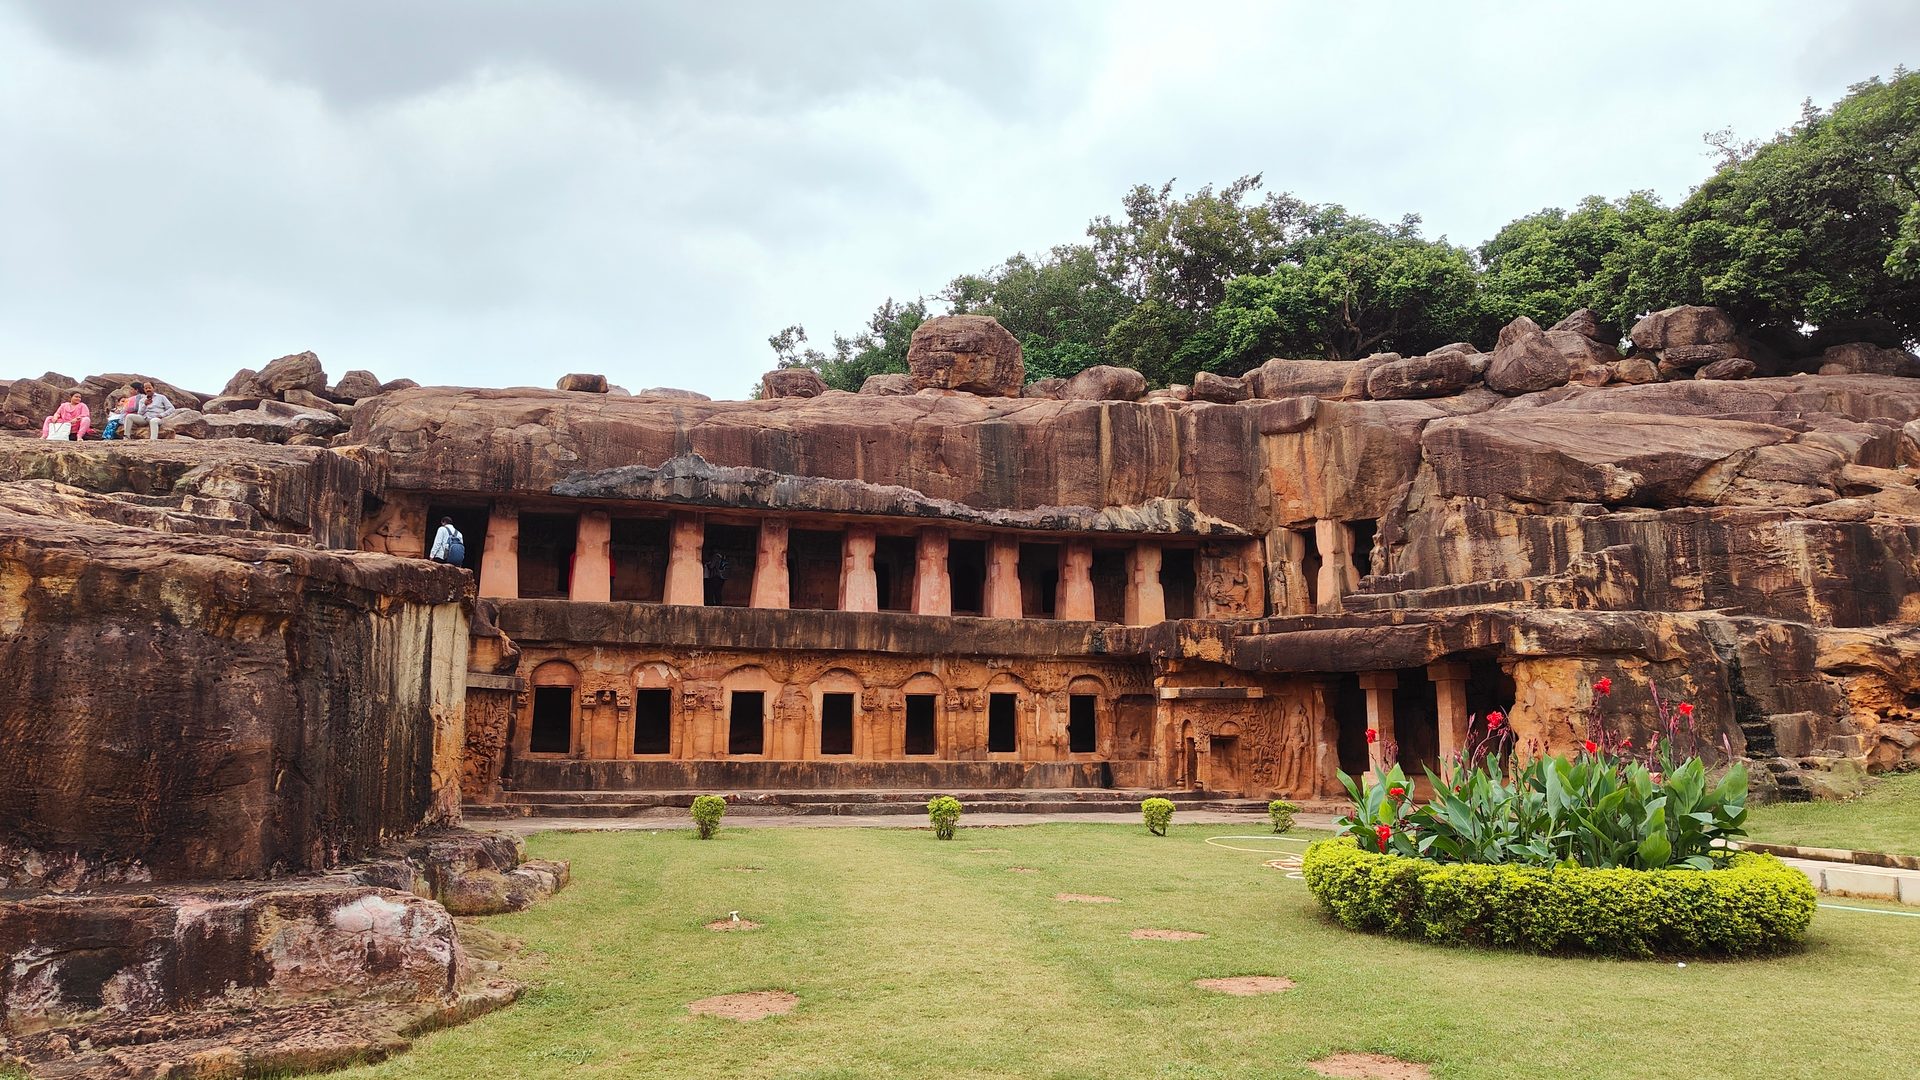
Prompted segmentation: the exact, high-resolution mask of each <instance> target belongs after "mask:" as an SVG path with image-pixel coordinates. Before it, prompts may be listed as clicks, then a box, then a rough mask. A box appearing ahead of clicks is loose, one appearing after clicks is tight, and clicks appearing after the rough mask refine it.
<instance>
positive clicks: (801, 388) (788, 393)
mask: <svg viewBox="0 0 1920 1080" xmlns="http://www.w3.org/2000/svg"><path fill="white" fill-rule="evenodd" d="M826 392H827V381H826V380H825V379H822V378H821V377H820V373H819V372H817V371H815V370H813V369H812V368H804V367H790V368H775V369H773V370H772V371H769V372H767V373H766V374H765V375H762V376H760V398H761V400H763V401H770V400H772V399H774V398H811V397H819V396H820V395H821V394H824V393H826Z"/></svg>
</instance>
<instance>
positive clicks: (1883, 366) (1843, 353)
mask: <svg viewBox="0 0 1920 1080" xmlns="http://www.w3.org/2000/svg"><path fill="white" fill-rule="evenodd" d="M1817 363H1818V365H1819V366H1818V368H1817V370H1818V371H1819V373H1820V374H1822V375H1900V376H1904V377H1906V378H1915V377H1920V359H1915V357H1914V355H1913V354H1912V353H1910V352H1908V351H1906V350H1905V349H1893V348H1888V347H1887V346H1884V345H1875V344H1873V343H1872V342H1869V341H1855V342H1851V343H1849V344H1846V345H1834V346H1832V347H1830V348H1828V349H1827V350H1825V351H1824V352H1822V353H1821V354H1820V356H1819V359H1818V361H1817Z"/></svg>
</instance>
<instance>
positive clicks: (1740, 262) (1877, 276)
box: [1635, 69, 1920, 343]
mask: <svg viewBox="0 0 1920 1080" xmlns="http://www.w3.org/2000/svg"><path fill="white" fill-rule="evenodd" d="M1709 141H1713V140H1712V138H1711V137H1710V139H1709ZM1719 145H1720V146H1721V148H1722V150H1723V154H1724V158H1725V160H1724V163H1723V164H1722V166H1721V167H1720V168H1719V170H1718V171H1716V172H1715V173H1714V175H1713V176H1712V177H1710V178H1709V179H1708V180H1707V181H1706V183H1704V184H1702V185H1701V186H1700V187H1699V188H1698V189H1696V190H1695V191H1694V193H1693V194H1692V195H1691V196H1690V197H1688V199H1687V200H1686V201H1685V202H1684V203H1682V204H1681V205H1680V206H1679V207H1678V208H1677V209H1676V210H1675V211H1674V220H1673V225H1672V228H1671V229H1670V230H1669V232H1668V234H1667V235H1666V236H1664V237H1663V238H1662V242H1661V243H1660V244H1659V245H1658V246H1657V248H1656V250H1655V252H1654V258H1653V260H1652V262H1651V264H1650V265H1648V266H1647V267H1646V268H1645V270H1644V272H1643V273H1642V275H1641V278H1640V280H1639V281H1638V282H1637V283H1636V289H1635V291H1636V292H1637V293H1639V294H1640V295H1643V296H1648V297H1651V296H1654V295H1656V294H1657V295H1658V296H1659V297H1660V300H1659V301H1653V302H1664V303H1668V304H1676V303H1704V304H1716V305H1718V306H1720V307H1723V308H1725V309H1726V310H1727V312H1728V313H1729V314H1731V315H1732V316H1733V317H1734V319H1735V320H1737V321H1739V322H1741V323H1743V324H1745V325H1747V326H1750V327H1753V328H1755V329H1758V330H1760V331H1763V332H1769V331H1770V332H1772V333H1775V334H1787V333H1791V332H1792V331H1794V330H1796V329H1798V328H1799V327H1801V326H1803V325H1811V326H1813V327H1816V328H1824V329H1826V330H1828V331H1830V332H1831V334H1833V335H1837V336H1847V337H1876V338H1879V339H1880V340H1882V341H1885V342H1888V343H1893V342H1899V341H1907V342H1911V341H1914V340H1916V339H1920V74H1917V73H1910V72H1907V71H1905V70H1904V69H1896V71H1895V72H1894V77H1893V79H1892V80H1891V81H1890V82H1882V81H1881V80H1879V79H1877V78H1876V79H1871V80H1868V81H1867V82H1863V83H1859V84H1857V85H1855V86H1854V87H1852V88H1851V90H1850V91H1849V93H1848V94H1847V96H1846V97H1845V98H1843V99H1841V100H1840V101H1839V102H1837V103H1836V104H1835V105H1834V106H1833V107H1832V108H1831V109H1828V110H1824V111H1823V110H1820V109H1816V108H1814V107H1813V105H1812V103H1811V102H1809V103H1808V104H1807V105H1806V106H1804V107H1803V110H1802V114H1801V118H1800V121H1799V122H1798V123H1796V124H1794V125H1793V126H1792V127H1791V128H1789V129H1787V130H1786V131H1784V132H1782V133H1780V134H1779V135H1778V136H1776V137H1775V138H1773V139H1771V140H1769V141H1767V142H1765V143H1763V144H1761V145H1759V146H1758V147H1749V146H1741V145H1731V143H1730V140H1726V139H1722V140H1721V141H1720V143H1719Z"/></svg>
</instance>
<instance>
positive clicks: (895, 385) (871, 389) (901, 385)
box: [860, 371, 913, 397]
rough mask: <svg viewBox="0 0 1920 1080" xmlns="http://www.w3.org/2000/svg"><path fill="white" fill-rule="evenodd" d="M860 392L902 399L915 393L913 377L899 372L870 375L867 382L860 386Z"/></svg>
mask: <svg viewBox="0 0 1920 1080" xmlns="http://www.w3.org/2000/svg"><path fill="white" fill-rule="evenodd" d="M860 392H861V393H863V394H871V395H876V396H879V397H900V396H902V395H905V394H911V393H913V376H911V375H905V374H902V373H900V372H897V371H888V372H882V373H881V374H879V375H869V376H867V379H866V381H865V382H863V383H861V384H860Z"/></svg>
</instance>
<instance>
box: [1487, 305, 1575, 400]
mask: <svg viewBox="0 0 1920 1080" xmlns="http://www.w3.org/2000/svg"><path fill="white" fill-rule="evenodd" d="M1559 333H1560V334H1561V335H1562V339H1561V340H1558V341H1557V340H1555V339H1554V338H1552V337H1549V336H1548V334H1547V332H1546V331H1543V330H1541V329H1540V328H1539V324H1537V323H1535V322H1534V321H1533V320H1532V319H1529V318H1526V317H1525V316H1522V317H1520V318H1518V319H1515V320H1514V321H1513V322H1511V323H1508V324H1507V325H1506V327H1505V328H1504V329H1502V330H1501V331H1500V344H1499V346H1498V347H1497V348H1495V349H1494V351H1493V359H1492V361H1491V362H1490V363H1489V364H1488V365H1487V375H1486V380H1487V387H1488V388H1489V389H1491V390H1495V391H1498V392H1499V393H1502V394H1506V395H1508V396H1509V397H1511V396H1514V395H1517V394H1531V393H1536V392H1538V391H1541V390H1551V389H1553V388H1554V387H1556V386H1561V385H1564V384H1565V383H1566V381H1567V377H1568V375H1570V374H1571V372H1572V366H1571V364H1570V363H1569V361H1568V356H1567V354H1566V352H1565V351H1563V349H1562V347H1561V342H1562V341H1564V340H1565V339H1567V338H1572V339H1576V340H1579V341H1585V340H1586V339H1584V338H1581V337H1580V336H1579V335H1578V334H1570V333H1568V332H1567V331H1564V330H1562V331H1559ZM1589 344H1591V343H1589Z"/></svg>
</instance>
